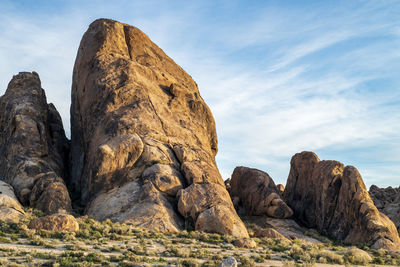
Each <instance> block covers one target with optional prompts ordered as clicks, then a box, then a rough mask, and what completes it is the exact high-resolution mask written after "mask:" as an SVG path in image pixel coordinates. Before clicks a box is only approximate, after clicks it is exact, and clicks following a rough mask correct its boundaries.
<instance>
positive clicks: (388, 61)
mask: <svg viewBox="0 0 400 267" xmlns="http://www.w3.org/2000/svg"><path fill="white" fill-rule="evenodd" d="M73 3H74V4H73V5H72V6H70V7H69V8H67V9H66V10H65V11H64V12H60V14H54V15H48V16H47V17H46V19H43V17H41V16H40V14H39V15H36V16H33V17H31V18H29V19H28V17H29V16H26V14H24V13H20V12H17V11H13V12H11V13H7V14H3V15H2V16H1V17H0V29H1V32H2V35H1V36H0V61H1V62H2V63H3V64H2V65H1V66H0V81H1V83H2V84H3V87H2V88H4V89H5V86H6V84H7V83H8V81H9V80H10V78H11V77H12V75H13V74H15V73H17V72H19V71H23V70H27V71H31V70H36V71H37V72H38V73H39V74H40V76H41V79H42V85H43V87H44V88H45V89H46V93H47V95H48V100H49V101H51V102H54V103H55V105H56V107H57V108H58V109H59V111H60V113H61V115H62V118H63V121H64V124H65V127H66V129H67V132H69V130H68V129H69V105H70V87H71V79H72V77H71V76H72V67H73V62H74V60H75V55H76V51H77V48H78V45H79V40H80V38H81V36H82V34H83V32H84V31H85V30H86V28H87V26H88V23H89V22H90V20H92V19H93V18H96V17H110V18H114V19H119V20H122V21H123V22H127V23H131V24H134V25H136V26H138V27H140V28H141V29H142V30H144V31H145V32H146V33H147V34H148V35H149V36H150V38H152V40H153V41H155V42H156V43H157V44H158V45H159V46H160V47H161V48H162V49H164V51H166V52H167V54H169V55H170V56H171V57H172V58H173V59H174V60H175V61H176V62H177V63H178V64H180V65H181V66H182V67H183V68H184V69H186V70H187V71H188V73H189V74H191V75H192V76H193V78H194V79H195V80H196V82H197V83H198V84H199V87H200V91H201V94H202V96H203V98H204V99H205V100H206V102H207V103H208V104H209V105H210V107H211V109H212V111H213V113H214V116H215V118H216V123H217V130H218V136H219V143H220V149H219V155H218V157H217V160H218V164H219V167H220V170H221V172H222V174H223V176H224V177H228V176H229V175H230V174H231V172H232V170H233V167H234V166H236V165H247V166H252V167H258V168H260V169H263V170H264V171H267V172H269V173H270V174H271V176H272V177H273V178H275V179H276V180H277V181H278V182H281V183H284V181H285V179H286V177H287V173H288V170H289V162H290V157H291V156H292V155H293V154H294V153H296V152H299V151H301V150H314V151H316V152H318V153H321V155H323V156H328V157H331V156H334V157H335V158H330V159H336V160H343V161H346V162H349V163H351V164H354V165H356V167H358V166H357V163H359V166H360V168H362V170H363V172H362V174H363V175H364V178H365V180H366V182H367V184H368V183H377V184H380V183H381V184H385V185H386V184H387V183H388V181H390V182H392V183H395V182H396V180H394V178H395V176H396V175H398V174H399V172H396V171H395V170H393V168H392V167H393V166H395V165H396V164H399V163H400V159H399V157H398V155H399V153H398V149H397V150H396V149H390V150H388V149H387V148H388V147H390V146H391V147H397V148H398V147H400V141H399V139H395V138H394V137H395V136H397V135H398V133H399V131H400V123H399V122H400V117H399V116H400V112H399V109H400V104H399V103H400V93H399V90H398V89H397V88H396V85H397V86H399V85H400V78H398V74H397V73H396V69H397V70H398V68H399V67H400V64H399V63H397V62H400V61H399V57H400V52H399V50H398V47H399V44H400V35H399V29H400V25H399V21H400V20H398V19H396V17H393V16H394V14H395V13H393V12H394V11H393V10H395V8H390V5H389V4H383V3H377V2H376V1H371V2H367V3H365V4H364V5H357V4H354V3H348V2H346V3H345V4H343V5H337V6H335V7H333V8H332V7H331V6H326V5H325V4H322V3H320V4H318V5H314V6H311V7H300V6H298V7H293V8H290V9H288V8H283V7H279V6H273V7H270V6H268V5H267V4H265V5H264V6H263V8H256V7H254V8H253V9H251V8H250V11H245V10H243V12H241V9H240V8H239V7H238V6H236V5H235V4H233V3H232V2H230V1H227V2H224V4H223V5H222V6H216V4H215V3H213V2H201V3H200V2H197V3H196V4H185V5H180V4H179V5H178V4H176V3H175V4H174V3H169V4H166V3H163V2H159V1H146V2H131V1H124V2H121V3H119V4H115V3H112V4H111V3H108V2H104V3H103V5H95V4H94V3H92V2H90V4H86V5H85V4H82V6H83V7H82V8H78V2H77V1H76V2H73ZM79 4H81V3H79ZM391 4H392V5H395V6H398V4H396V3H395V2H391ZM121 6H124V7H125V8H124V9H121ZM177 6H179V7H180V8H176V7H177ZM155 7H157V9H155ZM210 8H219V9H221V10H223V11H224V12H227V14H228V15H229V16H228V15H225V17H223V18H218V17H215V16H212V17H211V16H210V14H209V12H210ZM154 10H158V11H159V13H157V14H155V13H154ZM377 10H379V12H377ZM246 12H247V13H246ZM248 12H250V13H248ZM221 16H222V14H221ZM380 80H385V81H387V82H379V81H380ZM370 83H374V84H373V85H370ZM376 86H378V87H379V88H375V87H376ZM389 102H391V104H390V105H389V104H388V103H389ZM371 144H375V145H376V146H375V147H374V148H373V149H372V148H370V145H371ZM328 150H329V151H333V152H331V153H329V152H327V151H328ZM355 150H357V151H362V153H360V152H357V153H356V152H355ZM386 152H387V153H386ZM396 153H397V155H396ZM363 154H371V156H370V157H368V159H367V160H366V158H365V156H363ZM382 154H385V155H386V158H388V159H393V161H394V163H393V162H392V161H391V162H390V164H389V163H387V164H386V165H385V163H382V164H381V166H380V167H379V166H378V167H377V166H376V164H374V162H378V161H379V160H380V157H381V156H382ZM374 155H375V156H374ZM321 158H322V157H321ZM389 166H390V167H389ZM397 183H398V182H397Z"/></svg>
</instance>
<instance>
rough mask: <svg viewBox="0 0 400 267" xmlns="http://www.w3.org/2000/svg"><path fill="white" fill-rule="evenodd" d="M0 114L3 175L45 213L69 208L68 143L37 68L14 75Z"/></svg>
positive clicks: (0, 102) (22, 198) (0, 171)
mask: <svg viewBox="0 0 400 267" xmlns="http://www.w3.org/2000/svg"><path fill="white" fill-rule="evenodd" d="M0 114H1V117H0V154H1V157H0V179H1V180H4V181H6V182H7V183H9V184H10V185H12V187H13V188H14V190H15V194H16V195H17V197H18V199H19V200H20V201H21V203H22V204H23V205H30V206H32V207H35V208H38V209H41V210H42V211H44V212H46V213H54V212H57V211H58V210H59V209H63V210H70V209H71V200H70V197H69V194H68V191H67V188H66V186H65V183H64V180H63V178H64V177H66V176H67V174H68V167H67V159H68V150H69V143H68V140H67V138H66V137H65V133H64V130H63V126H62V122H61V117H60V115H59V114H58V112H57V110H56V109H55V107H54V106H53V105H52V104H47V102H46V95H45V93H44V90H43V89H42V88H41V83H40V79H39V76H38V74H37V73H35V72H32V73H30V72H20V73H19V74H18V75H15V76H14V77H13V78H12V80H11V81H10V83H9V84H8V88H7V90H6V92H5V94H4V95H3V96H2V97H1V98H0Z"/></svg>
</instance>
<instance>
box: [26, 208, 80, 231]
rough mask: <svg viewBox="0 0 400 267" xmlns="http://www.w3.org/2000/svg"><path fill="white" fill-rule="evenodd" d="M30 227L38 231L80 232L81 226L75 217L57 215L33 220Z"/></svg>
mask: <svg viewBox="0 0 400 267" xmlns="http://www.w3.org/2000/svg"><path fill="white" fill-rule="evenodd" d="M28 227H29V228H30V229H36V230H48V231H54V232H78V231H79V224H78V222H77V221H76V219H75V217H74V216H72V215H69V214H64V213H55V214H51V215H47V216H45V217H40V218H36V219H33V220H32V221H31V222H30V223H29V225H28Z"/></svg>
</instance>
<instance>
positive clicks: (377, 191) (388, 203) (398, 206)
mask: <svg viewBox="0 0 400 267" xmlns="http://www.w3.org/2000/svg"><path fill="white" fill-rule="evenodd" d="M369 195H370V196H371V198H372V200H373V201H374V204H375V206H376V207H377V208H378V210H379V211H381V212H382V213H384V214H385V215H386V216H388V217H389V218H390V219H391V220H392V221H393V223H394V224H395V225H396V227H397V231H398V232H400V187H397V188H393V187H391V186H389V187H387V188H379V187H377V186H376V185H372V186H371V187H370V188H369Z"/></svg>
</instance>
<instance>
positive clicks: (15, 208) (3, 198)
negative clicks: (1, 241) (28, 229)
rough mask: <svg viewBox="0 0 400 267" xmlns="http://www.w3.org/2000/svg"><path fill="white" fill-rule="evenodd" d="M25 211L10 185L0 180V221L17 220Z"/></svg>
mask: <svg viewBox="0 0 400 267" xmlns="http://www.w3.org/2000/svg"><path fill="white" fill-rule="evenodd" d="M24 215H25V211H24V209H23V208H22V206H21V204H20V203H19V201H18V199H17V197H16V196H15V194H14V189H13V188H12V186H11V185H9V184H7V183H5V182H3V181H0V221H5V222H14V223H16V222H18V221H19V220H20V219H21V218H22V217H24Z"/></svg>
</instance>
